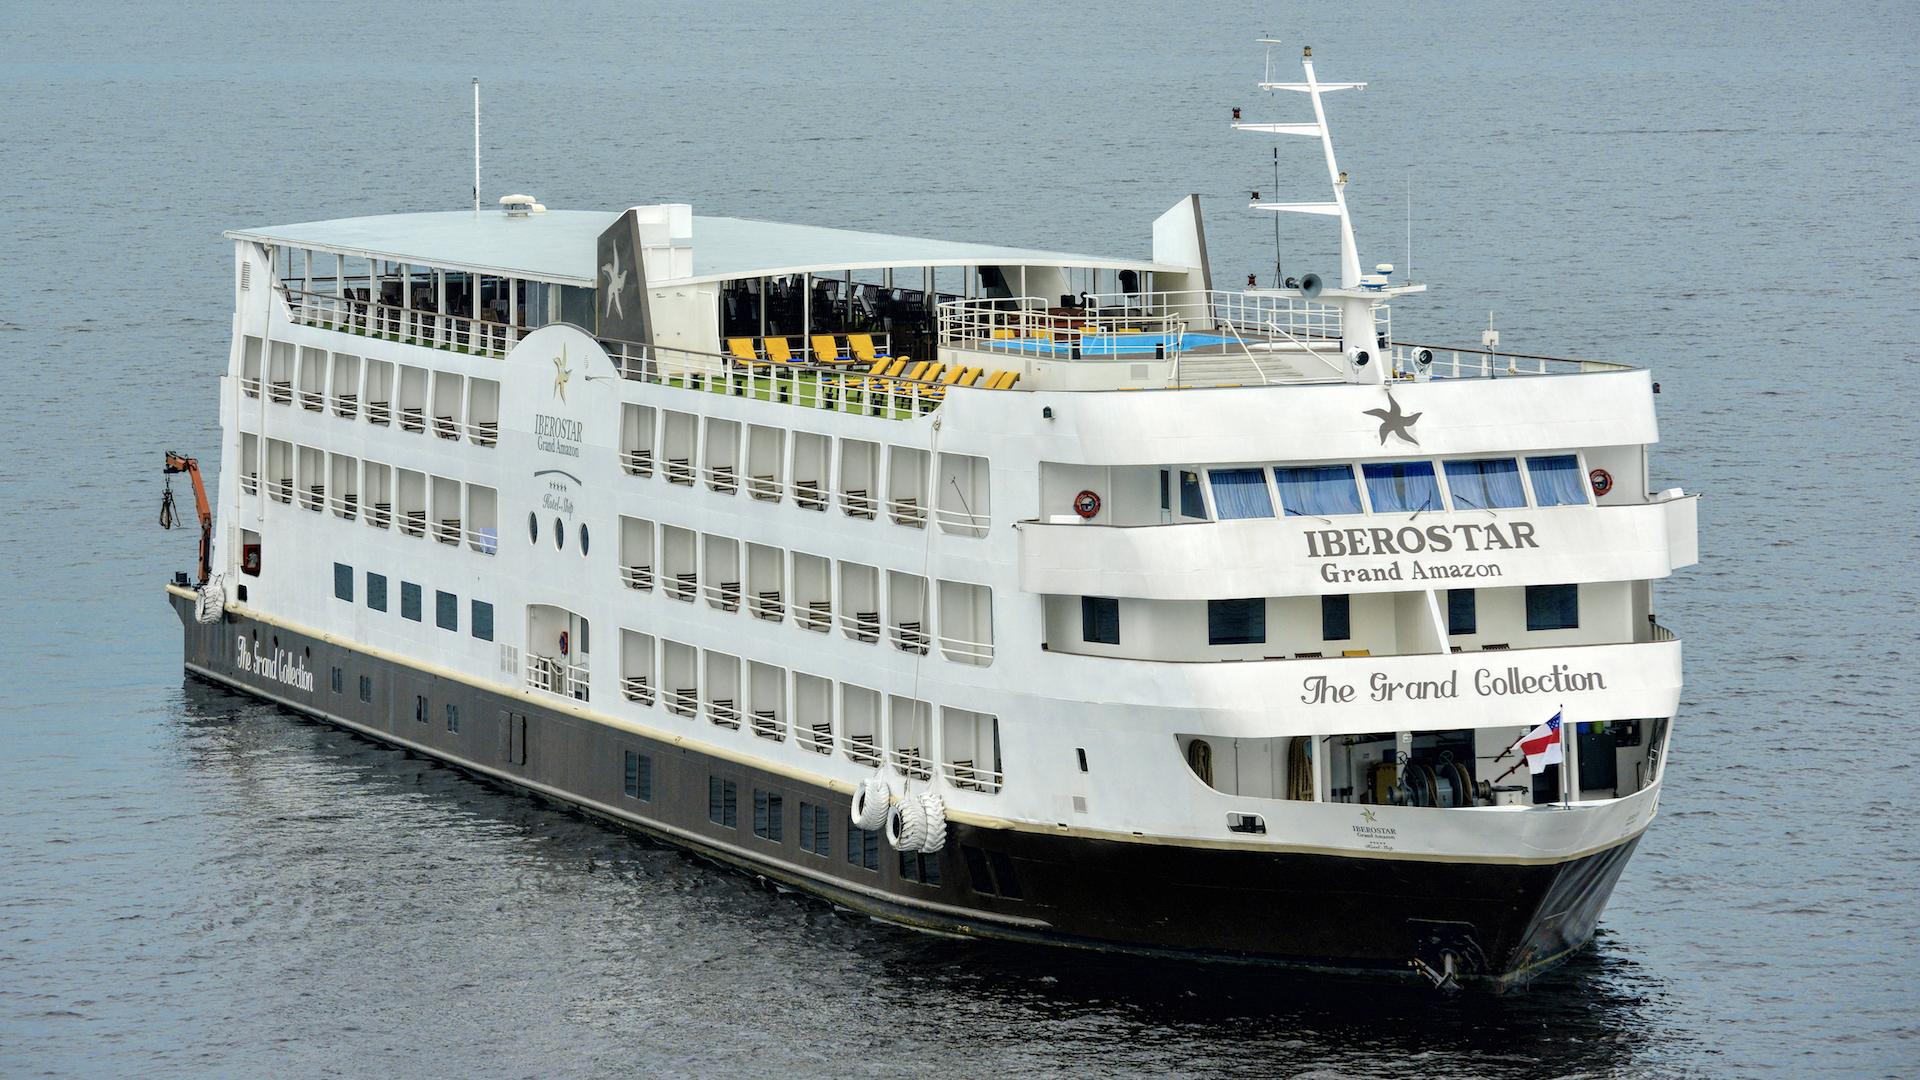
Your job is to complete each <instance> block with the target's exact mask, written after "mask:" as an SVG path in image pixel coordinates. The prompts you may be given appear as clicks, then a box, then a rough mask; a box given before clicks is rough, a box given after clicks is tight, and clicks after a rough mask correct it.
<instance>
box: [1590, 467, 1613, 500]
mask: <svg viewBox="0 0 1920 1080" xmlns="http://www.w3.org/2000/svg"><path fill="white" fill-rule="evenodd" d="M1587 480H1588V482H1590V483H1591V484H1593V494H1594V497H1595V498H1599V497H1601V496H1603V495H1605V494H1606V493H1607V492H1609V491H1612V490H1613V474H1612V473H1610V472H1608V471H1607V470H1605V469H1595V470H1593V471H1592V472H1590V473H1588V474H1587Z"/></svg>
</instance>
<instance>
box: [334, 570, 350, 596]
mask: <svg viewBox="0 0 1920 1080" xmlns="http://www.w3.org/2000/svg"><path fill="white" fill-rule="evenodd" d="M333 595H334V598H335V599H338V600H345V601H346V602H347V603H349V604H351V603H353V567H351V566H348V565H347V564H346V563H334V564H333Z"/></svg>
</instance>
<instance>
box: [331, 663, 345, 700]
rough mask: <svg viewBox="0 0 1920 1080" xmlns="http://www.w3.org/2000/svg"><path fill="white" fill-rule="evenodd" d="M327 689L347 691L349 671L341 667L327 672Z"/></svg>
mask: <svg viewBox="0 0 1920 1080" xmlns="http://www.w3.org/2000/svg"><path fill="white" fill-rule="evenodd" d="M327 689H329V690H332V691H333V692H334V693H336V694H344V693H346V692H347V673H346V672H344V671H342V670H340V669H339V668H334V669H333V670H332V671H330V672H328V673H327Z"/></svg>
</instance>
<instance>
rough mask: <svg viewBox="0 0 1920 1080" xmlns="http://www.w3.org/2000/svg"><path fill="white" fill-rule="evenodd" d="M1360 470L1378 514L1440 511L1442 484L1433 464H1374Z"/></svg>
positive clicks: (1416, 462)
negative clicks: (1436, 477)
mask: <svg viewBox="0 0 1920 1080" xmlns="http://www.w3.org/2000/svg"><path fill="white" fill-rule="evenodd" d="M1360 471H1361V472H1362V473H1363V474H1364V475H1365V476H1366V478H1367V498H1368V499H1369V500H1370V501H1371V502H1372V503H1373V512H1374V513H1376V514H1391V513H1394V512H1396V511H1403V510H1405V511H1411V510H1438V509H1440V483H1439V481H1438V480H1436V479H1435V478H1434V475H1433V462H1431V461H1374V462H1368V463H1367V464H1365V465H1362V466H1360Z"/></svg>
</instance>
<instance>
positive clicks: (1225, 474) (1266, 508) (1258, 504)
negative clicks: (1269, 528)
mask: <svg viewBox="0 0 1920 1080" xmlns="http://www.w3.org/2000/svg"><path fill="white" fill-rule="evenodd" d="M1207 479H1208V480H1210V481H1212V483H1213V505H1214V508H1215V509H1217V510H1219V511H1220V520H1222V521H1226V520H1227V519H1229V518H1262V517H1272V516H1273V500H1272V499H1271V498H1270V497H1268V495H1267V477H1266V474H1265V473H1263V472H1262V471H1261V470H1259V469H1208V470H1207Z"/></svg>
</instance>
